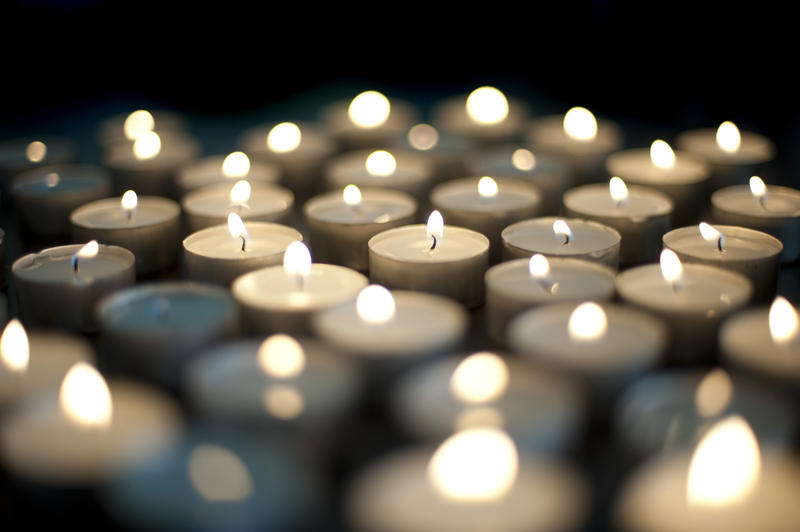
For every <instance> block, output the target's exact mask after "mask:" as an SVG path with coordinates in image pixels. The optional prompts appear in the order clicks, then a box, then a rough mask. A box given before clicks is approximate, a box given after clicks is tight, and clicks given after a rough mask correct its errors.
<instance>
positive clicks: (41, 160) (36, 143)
mask: <svg viewBox="0 0 800 532" xmlns="http://www.w3.org/2000/svg"><path fill="white" fill-rule="evenodd" d="M74 151H75V146H74V145H73V143H72V142H70V141H68V140H66V139H58V138H38V139H35V138H24V139H14V140H8V141H5V142H0V177H1V178H3V179H2V180H3V185H5V184H6V180H7V179H8V178H9V177H11V176H14V175H17V174H19V173H20V172H24V171H25V170H30V169H32V168H36V167H39V166H48V165H52V164H64V163H68V162H70V161H71V160H72V157H73V154H74V153H73V152H74Z"/></svg>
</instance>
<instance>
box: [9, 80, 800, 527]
mask: <svg viewBox="0 0 800 532" xmlns="http://www.w3.org/2000/svg"><path fill="white" fill-rule="evenodd" d="M529 113H530V111H529V108H528V106H527V105H526V104H525V103H524V102H521V101H516V100H514V99H509V98H507V97H506V96H505V95H504V94H503V93H502V92H500V91H499V90H497V89H496V88H493V87H481V88H478V89H476V90H475V91H473V92H472V93H471V94H469V95H468V96H462V97H458V98H453V99H451V100H447V101H444V102H440V103H439V104H438V105H436V106H435V107H434V109H433V114H432V124H428V123H419V122H418V118H417V111H416V109H415V108H414V107H413V106H412V105H410V104H408V103H406V102H403V101H399V100H391V101H390V100H389V99H388V98H387V97H385V96H384V95H383V94H380V93H378V92H376V91H367V92H364V93H361V94H359V95H358V96H356V97H355V98H354V99H353V100H352V101H345V102H337V103H335V104H332V105H331V106H330V107H329V108H327V109H326V110H325V112H324V114H323V119H322V121H321V122H320V123H299V124H297V123H292V122H282V123H278V124H267V125H263V126H259V127H256V128H253V129H252V130H250V131H247V132H245V133H244V134H243V135H242V136H241V139H240V147H241V150H242V151H235V152H233V153H230V154H228V155H226V156H221V155H219V156H209V157H200V148H199V143H198V142H197V140H196V139H194V138H193V137H192V136H191V135H190V134H189V133H188V132H187V128H186V124H185V122H184V120H183V118H182V117H180V116H178V115H174V114H171V113H168V112H153V113H151V112H148V111H144V110H138V111H135V112H133V113H131V114H130V115H127V116H120V117H113V118H111V119H109V120H108V121H107V122H106V123H104V124H102V126H101V127H100V128H99V137H98V138H99V142H100V146H101V147H102V151H103V161H102V165H101V166H90V165H79V164H73V163H71V162H69V161H70V149H69V143H68V142H64V141H59V140H57V139H54V140H35V141H29V140H26V141H24V142H18V143H6V145H4V146H3V147H2V148H0V165H1V166H2V171H3V173H4V176H3V177H4V179H5V181H4V188H7V189H8V191H9V193H10V196H11V198H12V199H13V212H14V215H15V216H16V217H17V220H18V222H19V225H20V228H21V231H20V236H19V238H20V239H23V240H24V239H25V238H30V239H32V240H33V241H35V242H37V243H38V242H43V243H49V244H55V243H61V244H64V243H66V245H58V246H55V247H45V246H42V248H44V249H40V250H39V248H37V251H36V252H34V253H30V254H26V255H23V256H19V257H8V258H9V259H10V264H11V268H10V277H9V280H8V282H9V284H10V285H11V287H12V288H13V294H14V295H15V297H16V300H15V301H16V305H15V306H14V305H12V308H16V310H17V311H18V319H17V318H12V319H10V321H8V322H7V325H5V329H4V331H3V333H2V337H1V338H0V462H1V463H2V467H3V468H4V469H5V470H6V471H8V472H9V473H10V474H11V475H13V476H14V477H15V478H16V479H18V480H20V481H22V482H24V483H30V484H34V485H37V486H44V487H47V488H48V489H55V488H64V487H69V488H74V487H81V488H88V489H91V490H95V491H97V492H99V493H100V498H101V500H102V501H103V502H104V507H106V508H107V510H108V512H109V513H110V514H111V515H113V516H114V517H115V518H117V519H119V520H120V521H121V522H123V523H125V524H126V526H135V527H141V528H153V527H156V528H163V527H167V528H169V527H171V526H180V527H188V528H189V529H192V528H202V529H206V528H215V527H217V526H223V525H224V527H229V526H233V528H234V529H251V528H265V527H266V528H272V527H274V528H276V529H292V527H294V526H298V523H301V522H304V520H307V519H308V518H309V509H310V508H312V507H315V506H314V505H315V502H314V501H315V499H316V498H315V496H314V494H313V492H314V491H315V490H317V489H320V488H319V485H320V482H319V480H325V479H317V478H316V477H317V476H320V471H318V470H315V469H314V468H311V467H309V463H310V461H303V460H300V459H298V458H297V456H296V453H295V452H293V451H295V450H293V449H290V448H285V446H282V445H280V444H279V443H276V442H272V441H271V440H270V443H269V444H265V443H264V442H263V441H262V440H261V439H260V438H261V437H262V436H263V433H264V432H266V433H267V434H271V435H278V436H291V437H292V438H295V439H298V440H299V441H302V442H303V445H311V446H312V447H319V449H317V452H319V453H320V455H322V456H325V457H330V455H331V454H335V451H334V450H332V449H331V448H330V447H334V446H335V445H334V443H332V442H335V441H337V440H338V439H339V438H341V437H342V435H341V434H339V433H338V432H339V431H340V430H341V428H340V427H343V426H346V425H345V424H346V423H348V422H352V419H353V417H354V415H355V414H354V412H358V411H364V410H365V409H374V408H378V410H379V411H380V412H382V413H384V414H386V415H387V416H391V417H392V419H393V420H394V421H393V423H394V424H395V425H396V427H397V428H398V429H399V430H402V431H403V432H405V433H406V434H407V435H408V436H409V437H410V438H411V439H413V440H414V441H416V442H417V444H415V445H413V446H410V447H405V448H401V449H395V450H393V451H391V452H388V453H385V454H383V455H381V456H380V457H378V458H377V459H376V460H374V461H372V462H370V463H367V464H361V465H360V467H359V468H358V469H357V470H353V471H349V473H350V477H351V478H350V479H349V480H348V483H347V486H346V487H345V488H346V492H345V493H346V495H345V497H344V499H343V500H344V502H343V504H344V505H345V508H344V509H343V512H342V513H343V515H344V516H345V519H346V520H347V526H349V527H353V528H355V529H359V530H392V531H398V530H408V531H419V530H497V531H502V530H554V529H558V530H562V529H563V530H567V529H576V528H580V527H582V526H584V525H586V524H587V520H588V519H589V517H588V516H589V514H590V511H591V508H592V496H591V491H590V489H589V484H588V482H587V479H586V478H585V475H584V474H583V473H582V472H581V471H580V469H578V468H577V467H576V466H574V465H573V464H570V463H569V460H568V459H567V458H566V455H567V451H568V450H570V449H574V448H575V447H577V446H578V445H579V443H580V439H581V433H582V432H583V430H584V429H585V427H586V425H587V424H588V423H590V421H591V422H592V423H601V424H608V425H613V428H614V432H615V438H618V439H619V440H620V441H622V442H623V443H624V444H625V445H626V448H630V450H631V455H632V456H635V457H636V459H637V461H636V467H635V468H633V469H632V472H631V473H630V475H628V476H627V477H626V478H625V479H624V481H623V482H622V485H621V488H620V489H619V490H618V493H616V495H615V496H616V500H615V510H614V512H613V514H614V516H613V520H614V523H615V524H616V525H617V526H620V527H622V528H625V529H631V530H652V529H658V530H700V529H702V530H706V529H725V530H756V529H763V530H767V529H769V530H772V529H779V530H788V529H797V528H800V510H798V509H797V505H796V500H797V498H798V496H800V457H798V456H796V454H795V453H793V452H792V451H791V449H787V447H788V446H787V445H786V444H787V443H792V442H791V438H792V431H793V428H794V427H795V426H796V421H795V414H794V411H793V408H792V407H791V404H792V399H791V398H792V397H793V396H794V395H795V394H796V391H797V383H798V382H800V348H798V345H799V344H798V335H799V334H800V332H799V331H798V329H799V328H800V323H799V320H798V314H797V311H796V309H795V308H794V307H793V306H792V305H791V304H790V303H789V302H788V301H787V300H786V299H785V298H783V297H781V296H780V295H778V294H777V293H776V288H777V280H778V274H779V271H780V267H781V263H782V262H783V263H788V262H793V261H796V260H797V259H798V258H800V191H797V190H794V189H791V188H786V187H780V186H774V185H767V184H765V182H764V180H762V179H761V178H760V177H757V176H755V175H752V174H753V173H754V172H755V171H756V168H758V166H759V165H761V164H763V163H766V162H768V161H770V160H771V159H773V157H774V147H773V145H772V143H771V142H770V141H769V140H767V139H766V138H764V137H762V136H760V135H757V134H755V133H748V132H740V131H739V129H738V128H737V127H736V126H735V125H734V124H733V123H731V122H724V123H723V124H721V125H720V126H719V127H718V128H717V129H704V130H697V131H689V132H686V133H684V134H681V135H679V136H678V137H677V145H678V146H679V147H680V148H681V150H680V151H677V152H676V151H674V150H673V149H672V148H671V147H670V145H669V144H667V143H666V142H665V141H663V140H655V141H654V142H652V144H651V146H650V147H649V149H647V148H644V149H622V147H623V143H624V140H623V134H622V130H621V128H620V127H619V126H618V125H616V124H614V123H611V122H610V121H606V120H597V119H596V118H595V116H594V115H593V114H592V113H591V112H590V111H588V110H587V109H585V108H581V107H575V108H573V109H570V110H569V111H568V112H567V113H566V114H565V115H563V116H553V117H539V118H533V119H531V118H530V117H529ZM115 193H116V194H118V195H117V196H116V197H114V196H113V194H115ZM709 221H710V222H712V223H708V222H709ZM4 237H5V235H4V234H3V233H0V252H2V251H3V247H2V244H3V238H4ZM181 244H182V247H181ZM312 257H313V258H314V261H312ZM767 305H770V306H769V307H767ZM0 314H2V315H3V316H5V314H6V312H5V309H3V312H0ZM471 329H472V330H471ZM484 332H485V335H486V338H485V339H482V340H479V341H474V340H473V341H472V342H471V341H470V339H469V338H470V335H475V334H477V335H478V337H479V338H480V337H481V336H480V335H481V334H483V333H484ZM476 344H480V345H476ZM476 347H477V348H479V349H480V351H478V352H475V351H477V350H476V349H475V348H476ZM717 364H722V365H724V366H725V367H726V369H727V370H728V371H727V372H726V371H725V370H723V369H721V368H719V367H714V366H716V365H717ZM665 366H670V369H664V367H665ZM97 367H99V368H101V369H102V371H103V373H102V374H101V372H100V371H98V370H97V369H96V368H97ZM104 374H106V375H109V376H112V377H108V378H107V377H106V376H104ZM765 383H766V384H767V385H768V386H765ZM769 387H772V388H774V389H772V390H770V389H769ZM763 388H767V391H764V389H763ZM178 397H179V398H180V399H181V401H182V402H183V404H180V403H179V401H178V400H177V398H178ZM181 406H183V407H184V408H183V409H182V408H181ZM184 410H188V411H189V412H191V420H192V421H193V422H192V423H189V424H187V423H186V414H185V412H184ZM197 425H202V426H204V427H211V429H209V428H203V429H199V428H197ZM226 431H227V432H230V431H236V432H234V433H235V434H238V436H236V437H232V436H230V434H228V435H226V434H227V432H226ZM240 433H241V434H240ZM221 434H222V435H221ZM289 447H291V446H289ZM163 486H168V487H169V488H170V490H171V491H170V492H169V493H165V492H164V491H163V489H162V487H163ZM164 498H166V499H167V500H168V503H169V505H170V508H169V509H168V510H164V511H161V510H154V509H155V508H163V507H164V501H163V500H159V499H164ZM219 503H225V504H219ZM323 506H324V505H323ZM767 510H769V511H767ZM311 513H313V512H311ZM316 525H317V526H319V525H320V523H316Z"/></svg>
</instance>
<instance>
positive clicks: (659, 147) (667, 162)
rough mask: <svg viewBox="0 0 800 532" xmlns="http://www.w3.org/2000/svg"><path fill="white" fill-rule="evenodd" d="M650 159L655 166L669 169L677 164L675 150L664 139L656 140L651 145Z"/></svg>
mask: <svg viewBox="0 0 800 532" xmlns="http://www.w3.org/2000/svg"><path fill="white" fill-rule="evenodd" d="M650 160H651V161H652V162H653V165H654V166H655V167H657V168H661V169H662V170H669V169H670V168H672V167H673V166H675V152H674V151H672V148H671V147H670V146H669V144H667V143H666V142H664V141H663V140H656V141H653V144H651V145H650Z"/></svg>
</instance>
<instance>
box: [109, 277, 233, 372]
mask: <svg viewBox="0 0 800 532" xmlns="http://www.w3.org/2000/svg"><path fill="white" fill-rule="evenodd" d="M97 320H98V322H99V323H100V329H101V333H102V336H101V351H100V353H101V356H102V357H103V358H104V360H105V361H106V362H107V363H108V364H109V366H113V367H115V368H118V369H121V370H124V371H127V372H128V373H130V374H135V375H139V376H142V377H145V378H148V379H150V380H153V381H156V382H158V383H160V384H165V385H167V386H170V387H173V388H174V387H176V386H177V379H178V378H179V376H180V374H181V371H182V370H183V367H184V364H185V362H186V361H187V360H188V359H190V358H191V357H193V356H195V355H196V354H197V353H198V352H199V351H200V350H201V349H202V348H204V347H205V346H207V345H209V344H211V343H213V342H216V341H219V340H221V339H224V338H227V337H229V336H233V335H234V334H236V333H237V332H238V331H239V321H240V318H239V309H238V308H237V306H236V303H235V302H234V301H233V299H232V298H231V296H230V293H229V292H228V290H227V289H223V288H221V287H218V286H211V285H206V284H201V283H189V282H166V283H155V284H144V285H139V286H135V287H132V288H128V289H126V290H122V291H119V292H117V293H115V294H112V295H110V296H107V297H105V298H104V299H102V300H101V301H100V302H99V303H98V305H97Z"/></svg>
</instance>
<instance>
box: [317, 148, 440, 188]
mask: <svg viewBox="0 0 800 532" xmlns="http://www.w3.org/2000/svg"><path fill="white" fill-rule="evenodd" d="M324 173H325V183H326V186H327V188H328V189H329V190H331V189H334V190H341V189H343V188H344V187H345V186H347V185H356V186H357V187H359V188H389V189H393V190H399V191H401V192H405V193H407V194H410V195H411V196H414V197H415V198H417V199H423V198H425V197H426V194H427V191H428V188H429V187H430V185H431V179H432V177H433V167H432V165H431V162H430V158H429V157H428V156H426V155H425V154H422V153H414V152H411V151H400V150H392V151H386V150H367V151H354V152H348V153H345V154H343V155H340V156H338V157H336V158H334V159H332V160H331V161H330V162H329V163H328V165H327V166H326V167H325V170H324Z"/></svg>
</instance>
